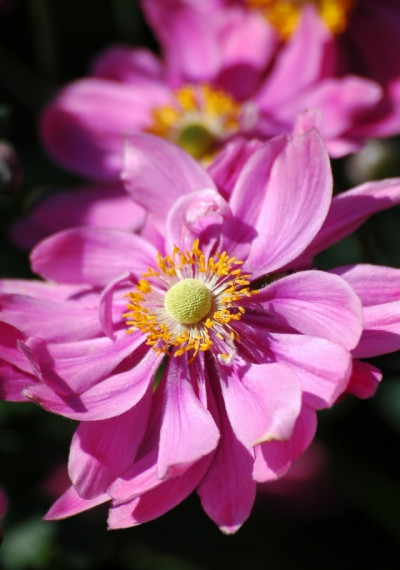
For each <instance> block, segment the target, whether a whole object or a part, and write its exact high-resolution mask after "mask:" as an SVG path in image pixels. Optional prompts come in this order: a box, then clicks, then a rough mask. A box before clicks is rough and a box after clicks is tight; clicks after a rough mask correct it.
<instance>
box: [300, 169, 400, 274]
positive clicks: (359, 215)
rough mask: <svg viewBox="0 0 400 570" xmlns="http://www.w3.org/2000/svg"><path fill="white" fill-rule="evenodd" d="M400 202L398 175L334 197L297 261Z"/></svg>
mask: <svg viewBox="0 0 400 570" xmlns="http://www.w3.org/2000/svg"><path fill="white" fill-rule="evenodd" d="M399 203H400V178H393V179H388V180H379V181H377V182H366V183H365V184H361V185H360V186H357V187H356V188H353V189H352V190H348V191H347V192H342V193H341V194H338V195H337V196H334V198H333V200H332V204H331V207H330V210H329V213H328V215H327V217H326V220H325V222H324V224H323V226H322V228H321V230H320V231H319V232H318V234H317V235H316V237H315V238H314V240H313V241H312V242H311V244H310V245H309V246H308V247H307V248H306V250H305V251H304V252H303V253H302V254H301V255H300V256H299V257H298V259H297V260H296V264H301V263H303V262H305V263H307V262H308V261H309V260H310V259H311V258H312V257H314V256H315V255H316V254H317V253H319V252H320V251H322V250H324V249H326V248H328V247H329V246H331V245H333V244H334V243H336V242H338V241H340V240H341V239H343V238H344V237H346V236H348V235H350V234H351V233H352V232H353V231H354V230H355V229H357V228H358V227H359V226H361V224H363V223H364V222H365V220H367V219H368V218H369V217H370V216H371V215H372V214H375V213H376V212H380V211H382V210H386V209H388V208H391V207H392V206H394V205H395V204H399Z"/></svg>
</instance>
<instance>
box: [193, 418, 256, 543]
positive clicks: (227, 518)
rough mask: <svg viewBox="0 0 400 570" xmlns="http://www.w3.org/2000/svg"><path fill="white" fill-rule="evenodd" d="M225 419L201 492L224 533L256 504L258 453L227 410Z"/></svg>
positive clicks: (239, 522) (244, 517)
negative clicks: (240, 435)
mask: <svg viewBox="0 0 400 570" xmlns="http://www.w3.org/2000/svg"><path fill="white" fill-rule="evenodd" d="M221 422H222V426H221V433H222V436H221V440H220V443H219V446H218V448H217V451H216V453H215V454H214V458H213V461H212V463H211V465H210V467H209V469H208V471H207V473H206V475H205V477H204V479H203V480H202V481H201V483H200V485H199V487H198V489H197V491H198V493H199V496H200V500H201V504H202V507H203V509H204V510H205V512H206V513H207V515H208V516H209V517H210V518H211V519H212V520H213V521H214V522H215V523H216V524H217V525H218V526H219V527H220V529H221V530H222V531H223V532H225V533H227V534H231V533H234V532H236V531H237V530H238V528H239V527H240V526H241V525H242V524H243V523H244V522H245V520H246V519H247V518H248V516H249V515H250V511H251V509H252V506H253V503H254V498H255V493H256V484H255V481H254V480H253V478H252V475H251V473H252V468H253V462H254V456H253V453H252V452H250V451H249V450H248V449H247V448H246V447H244V446H243V445H242V444H241V443H240V442H239V441H238V439H236V437H235V435H234V433H233V432H232V429H231V427H230V424H229V421H228V418H227V417H226V415H225V414H224V413H223V412H222V413H221Z"/></svg>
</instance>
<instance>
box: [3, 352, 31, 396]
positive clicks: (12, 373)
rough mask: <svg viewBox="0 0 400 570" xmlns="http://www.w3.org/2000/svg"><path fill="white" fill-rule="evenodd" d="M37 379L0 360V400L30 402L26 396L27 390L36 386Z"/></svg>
mask: <svg viewBox="0 0 400 570" xmlns="http://www.w3.org/2000/svg"><path fill="white" fill-rule="evenodd" d="M36 382H37V379H36V378H35V377H34V376H33V375H32V374H29V373H26V372H23V371H22V370H20V369H18V368H16V367H15V366H12V365H11V364H9V363H8V362H4V361H3V360H0V398H1V399H2V400H5V401H6V402H28V401H29V399H28V398H27V397H26V396H24V391H25V390H26V388H28V387H29V386H31V385H32V384H35V383H36Z"/></svg>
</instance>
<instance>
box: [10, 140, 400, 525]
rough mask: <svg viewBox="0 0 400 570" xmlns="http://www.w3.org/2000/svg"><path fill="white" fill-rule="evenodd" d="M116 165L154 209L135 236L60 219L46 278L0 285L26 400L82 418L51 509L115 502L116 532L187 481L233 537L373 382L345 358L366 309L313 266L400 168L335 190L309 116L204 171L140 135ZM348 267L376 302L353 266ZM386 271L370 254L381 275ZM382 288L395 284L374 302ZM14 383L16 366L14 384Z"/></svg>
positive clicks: (235, 147)
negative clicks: (320, 433) (326, 425)
mask: <svg viewBox="0 0 400 570" xmlns="http://www.w3.org/2000/svg"><path fill="white" fill-rule="evenodd" d="M123 177H124V180H125V183H126V187H127V190H128V192H129V193H130V194H131V195H132V196H133V197H134V199H135V200H137V201H138V202H139V203H140V204H141V205H142V206H143V207H144V208H145V209H146V210H147V211H148V219H147V222H146V225H145V227H144V228H143V230H142V234H141V235H137V234H133V233H129V232H124V231H117V230H112V229H101V228H93V227H92V228H90V227H83V228H78V229H72V230H66V231H64V232H61V233H59V234H56V235H54V236H52V237H50V238H47V239H46V240H44V241H43V242H41V243H40V244H39V245H38V246H37V247H36V248H35V249H34V251H33V252H32V267H33V270H34V271H35V272H37V273H38V274H39V275H41V276H42V277H43V278H44V279H46V280H47V282H45V283H40V282H29V281H28V282H24V281H12V280H11V281H4V282H2V283H1V285H0V290H1V292H2V295H1V298H0V301H1V304H2V316H1V318H2V321H3V323H4V324H6V325H8V326H12V327H15V328H16V329H20V330H21V331H23V335H24V339H22V340H21V341H20V342H19V346H20V349H21V351H22V353H23V355H24V356H25V358H26V362H29V363H30V364H31V366H32V369H31V371H32V373H33V374H32V376H31V377H30V378H27V377H26V376H25V389H24V391H23V395H24V397H25V398H30V399H32V400H34V401H36V402H37V403H39V404H40V405H42V406H43V407H44V408H46V409H48V410H50V411H52V412H54V413H57V414H61V415H64V416H66V417H68V418H72V419H75V420H79V421H80V422H81V423H80V425H79V427H78V429H77V431H76V433H75V435H74V437H73V440H72V444H71V451H70V457H69V475H70V478H71V481H72V487H71V488H70V489H69V490H68V491H67V492H66V493H65V494H64V495H62V497H60V499H59V500H58V501H57V502H56V503H55V505H53V507H52V508H51V509H50V511H49V513H48V515H47V518H62V517H65V516H69V515H72V514H75V513H77V512H80V511H82V510H85V509H88V508H91V507H92V506H94V505H96V504H99V503H103V502H105V501H108V500H111V507H110V513H109V526H110V528H122V527H128V526H133V525H136V524H139V523H142V522H145V521H147V520H150V519H152V518H155V517H157V516H160V515H162V514H163V513H165V512H166V511H167V510H169V509H171V508H173V507H174V506H175V505H176V504H177V503H179V502H180V501H182V500H183V499H184V498H185V497H186V496H187V495H188V494H190V493H191V492H192V491H193V490H195V489H196V490H197V492H198V494H199V496H200V499H201V502H202V506H203V508H204V510H205V511H206V513H207V514H208V515H209V516H210V517H211V518H212V520H214V521H215V522H216V523H217V524H218V526H220V528H221V529H223V530H224V531H225V532H234V531H235V530H236V529H237V528H238V527H239V526H240V525H241V524H242V523H243V522H244V521H245V520H246V518H247V517H248V515H249V513H250V511H251V507H252V504H253V501H254V496H255V489H256V482H265V481H269V480H274V479H276V478H277V477H280V476H281V475H283V474H284V473H285V472H286V471H287V470H288V469H289V467H290V466H291V465H292V463H293V461H294V460H295V459H296V458H297V457H298V456H299V455H300V454H301V453H302V452H303V451H304V449H306V448H307V447H308V445H309V444H310V442H311V441H312V439H313V437H314V433H315V429H316V410H319V409H323V408H326V407H329V406H331V405H332V404H333V403H334V402H335V401H336V400H337V398H338V397H339V396H340V395H342V394H343V393H344V392H346V391H348V390H350V391H351V392H353V393H356V394H357V393H360V395H362V396H365V395H368V394H367V392H369V394H371V393H372V392H373V391H374V389H375V387H376V383H377V380H378V379H379V378H378V377H379V371H377V369H375V368H373V367H370V365H368V364H366V363H359V364H357V363H356V364H354V365H353V364H352V363H353V355H354V353H355V354H356V355H357V356H360V357H361V356H364V353H362V354H358V353H357V350H361V352H363V351H364V352H365V351H366V352H368V350H369V349H368V347H367V343H368V335H369V334H370V333H367V332H366V329H364V332H363V326H362V317H363V314H362V313H363V311H364V313H365V315H367V316H368V313H369V310H368V307H365V308H364V309H363V307H362V304H361V300H360V297H359V296H358V295H357V294H356V293H355V292H354V289H353V287H352V286H350V285H349V283H348V282H347V281H346V280H345V279H344V278H343V277H341V276H340V275H337V274H334V273H327V272H321V271H317V270H315V269H306V268H308V267H310V262H311V261H312V258H313V256H314V255H315V254H316V253H318V252H319V251H320V250H321V249H323V248H324V247H327V246H329V245H330V244H332V243H334V242H335V241H336V240H337V239H340V238H341V237H344V236H345V235H347V234H348V233H349V232H351V231H353V230H354V229H355V228H356V227H357V226H358V225H359V224H360V223H362V221H363V220H364V219H366V218H367V217H368V216H369V215H371V214H372V213H374V212H376V211H379V210H380V209H384V208H387V207H389V205H390V204H393V203H396V202H399V201H400V181H399V180H397V179H396V180H392V181H383V182H378V183H371V184H366V185H363V186H361V187H359V188H356V189H354V190H352V191H349V192H347V193H344V194H342V195H340V196H338V197H336V198H334V199H333V200H332V179H331V172H330V165H329V158H328V155H327V154H326V152H325V150H324V147H323V144H322V142H321V139H320V137H319V135H318V134H317V132H316V131H311V132H308V133H306V134H303V135H301V136H296V137H293V138H292V137H279V138H276V139H274V140H272V141H270V142H269V143H264V144H262V143H259V142H255V143H254V142H253V143H245V142H244V141H242V140H237V141H235V142H233V143H232V144H231V145H228V147H227V148H226V149H225V151H224V152H223V153H222V154H221V155H220V156H219V158H218V159H217V160H216V161H215V162H214V163H213V164H212V165H211V167H210V169H209V171H208V172H207V171H205V170H204V169H203V168H202V167H201V166H200V165H199V164H198V163H197V162H196V161H194V160H193V159H192V158H191V157H190V156H188V155H187V154H186V153H184V152H183V151H182V150H181V149H179V148H178V147H176V146H174V145H170V144H169V143H167V142H165V141H162V140H161V139H158V138H155V137H152V136H150V135H145V134H137V135H132V136H130V137H128V139H127V142H126V149H125V168H124V175H123ZM360 271H361V272H362V271H363V269H361V270H360ZM340 272H341V273H343V275H344V276H345V277H347V279H348V280H349V281H350V282H354V284H355V287H356V289H357V288H358V290H359V291H358V292H359V294H360V296H364V297H365V299H366V301H367V305H368V304H369V303H371V302H372V301H373V299H372V297H373V296H372V295H371V296H370V297H368V288H367V287H366V286H364V285H363V284H362V283H361V284H360V283H359V279H357V268H354V273H353V275H351V274H352V270H351V269H350V268H348V269H347V270H339V273H340ZM379 273H380V269H379V268H378V270H377V271H376V272H375V269H374V268H371V275H372V278H371V284H373V283H375V285H374V286H376V284H377V279H375V277H376V276H377V275H378V274H379ZM383 273H384V272H382V276H383ZM393 275H394V274H393ZM392 284H393V281H392ZM385 295H386V296H385ZM388 297H390V298H393V286H392V287H390V286H389V285H388V287H387V291H386V294H384V293H382V295H381V297H380V298H379V299H378V302H382V304H385V303H386V302H387V301H388ZM389 303H390V302H389ZM387 308H388V310H389V311H390V310H391V311H392V320H391V323H390V327H389V328H390V330H388V331H386V325H385V323H384V322H383V321H382V328H381V330H380V331H379V340H380V341H382V350H385V348H383V344H384V342H383V341H384V337H385V335H387V337H389V336H390V337H395V338H396V341H393V342H392V344H391V345H390V349H391V350H394V349H395V346H397V348H398V347H399V346H400V335H399V333H400V330H399V329H400V314H399V312H398V310H397V307H395V306H394V305H392V306H391V307H387ZM373 311H374V310H373V309H372V311H371V312H370V320H369V321H367V322H368V330H372V329H373V328H374V326H375V324H376V322H377V321H376V317H374V315H373ZM128 331H129V332H130V334H127V332H128ZM371 334H372V335H373V334H374V333H373V332H372V333H371ZM360 337H361V341H360ZM396 343H397V344H396ZM360 347H361V348H360ZM379 350H381V348H380V349H379ZM11 356H12V358H14V360H16V356H15V355H14V352H13V353H12V355H11ZM355 362H358V361H355ZM17 364H18V363H16V362H15V363H14V370H16V369H17ZM20 366H21V369H22V364H21V365H20ZM25 366H26V364H25ZM364 367H365V368H364ZM10 382H11V381H9V380H8V378H7V376H6V375H5V377H4V385H5V392H6V393H7V387H8V384H9V383H10Z"/></svg>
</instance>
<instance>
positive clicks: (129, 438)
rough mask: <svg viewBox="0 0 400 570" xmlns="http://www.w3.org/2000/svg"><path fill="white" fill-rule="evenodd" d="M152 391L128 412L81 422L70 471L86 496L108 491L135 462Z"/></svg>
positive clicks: (87, 497)
mask: <svg viewBox="0 0 400 570" xmlns="http://www.w3.org/2000/svg"><path fill="white" fill-rule="evenodd" d="M150 403H151V391H149V392H148V394H147V396H145V397H144V398H142V400H141V401H140V402H139V403H138V404H137V405H136V406H134V407H133V408H131V409H130V410H128V411H127V412H125V413H123V414H121V415H119V416H117V417H115V418H109V419H106V420H101V421H97V422H81V423H80V425H79V427H78V429H77V430H76V432H75V435H74V437H73V438H72V442H71V451H70V456H69V463H68V473H69V476H70V478H71V481H72V483H73V485H74V487H75V488H76V489H77V491H78V492H79V495H80V496H81V497H84V498H85V499H92V498H96V497H97V496H98V495H100V494H102V493H105V492H106V491H107V489H108V487H109V486H110V485H111V483H112V482H113V481H114V480H115V479H116V478H117V477H118V476H119V475H121V473H123V472H124V471H125V470H126V469H127V468H128V467H129V465H130V464H131V463H132V461H133V459H134V457H135V454H136V451H137V448H138V446H139V444H140V442H141V439H142V437H143V435H144V433H145V431H146V428H147V420H148V415H149V411H150Z"/></svg>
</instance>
